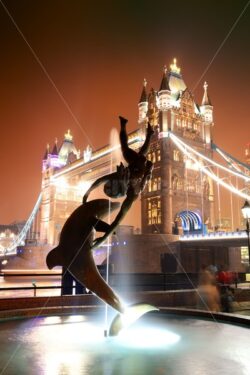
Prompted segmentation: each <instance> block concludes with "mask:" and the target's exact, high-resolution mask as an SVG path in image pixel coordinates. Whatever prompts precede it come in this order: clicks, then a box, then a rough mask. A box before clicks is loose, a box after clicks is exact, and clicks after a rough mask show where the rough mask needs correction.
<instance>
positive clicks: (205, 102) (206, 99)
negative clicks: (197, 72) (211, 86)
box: [201, 82, 212, 105]
mask: <svg viewBox="0 0 250 375" xmlns="http://www.w3.org/2000/svg"><path fill="white" fill-rule="evenodd" d="M203 87H204V95H203V98H202V103H201V105H212V103H211V100H210V98H209V96H208V93H207V88H208V84H207V82H204V86H203Z"/></svg>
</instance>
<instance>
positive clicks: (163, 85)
mask: <svg viewBox="0 0 250 375" xmlns="http://www.w3.org/2000/svg"><path fill="white" fill-rule="evenodd" d="M162 90H167V91H170V87H169V83H168V76H167V67H166V65H165V66H164V70H163V77H162V81H161V86H160V89H159V91H162Z"/></svg>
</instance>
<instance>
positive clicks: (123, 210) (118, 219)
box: [92, 197, 136, 249]
mask: <svg viewBox="0 0 250 375" xmlns="http://www.w3.org/2000/svg"><path fill="white" fill-rule="evenodd" d="M135 198H136V197H134V198H132V197H127V198H126V199H125V200H124V201H123V204H122V206H121V208H120V211H119V212H118V214H117V216H116V218H115V219H114V221H113V223H111V224H110V226H109V229H108V231H107V232H106V233H105V234H104V236H102V237H99V238H96V239H95V240H94V241H93V245H92V249H94V248H95V247H98V246H100V245H101V244H102V243H103V242H104V241H105V240H106V239H107V238H108V236H109V235H110V234H112V233H113V232H114V231H115V229H116V227H117V226H118V225H119V224H120V222H121V220H122V219H123V218H124V216H125V215H126V214H127V212H128V210H129V209H130V207H131V206H132V204H133V202H134V200H135Z"/></svg>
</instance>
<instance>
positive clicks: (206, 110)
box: [200, 82, 213, 144]
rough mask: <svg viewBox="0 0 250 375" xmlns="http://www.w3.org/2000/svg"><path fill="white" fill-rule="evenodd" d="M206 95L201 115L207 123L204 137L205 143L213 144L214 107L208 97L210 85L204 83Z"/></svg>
mask: <svg viewBox="0 0 250 375" xmlns="http://www.w3.org/2000/svg"><path fill="white" fill-rule="evenodd" d="M203 87H204V94H203V98H202V102H201V106H200V111H201V114H202V116H203V118H204V121H205V125H204V126H205V129H204V137H205V142H206V143H207V144H208V143H210V142H211V126H212V125H213V106H212V103H211V100H210V98H209V95H208V91H207V88H208V84H207V82H205V83H204V86H203Z"/></svg>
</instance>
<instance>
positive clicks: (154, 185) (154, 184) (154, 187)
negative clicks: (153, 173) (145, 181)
mask: <svg viewBox="0 0 250 375" xmlns="http://www.w3.org/2000/svg"><path fill="white" fill-rule="evenodd" d="M152 190H153V191H156V190H157V178H154V179H153V189H152Z"/></svg>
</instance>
